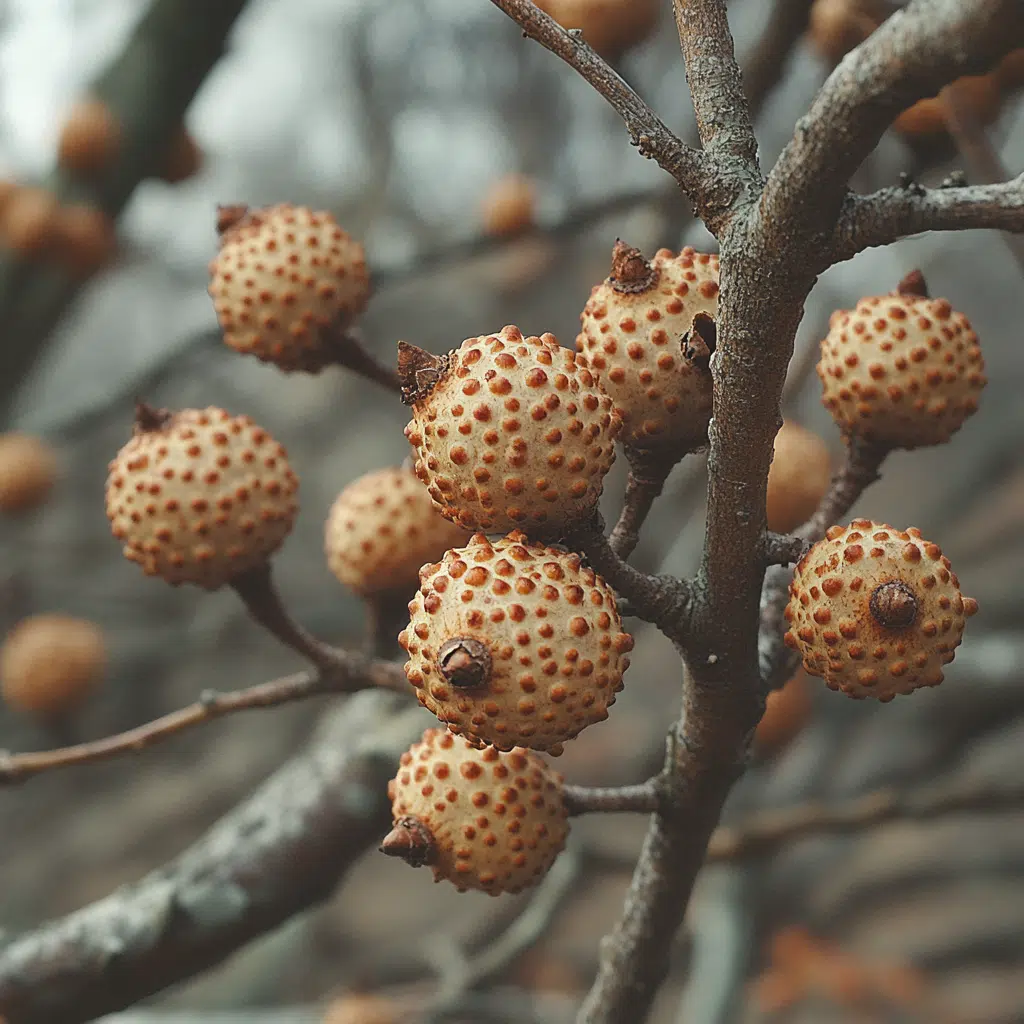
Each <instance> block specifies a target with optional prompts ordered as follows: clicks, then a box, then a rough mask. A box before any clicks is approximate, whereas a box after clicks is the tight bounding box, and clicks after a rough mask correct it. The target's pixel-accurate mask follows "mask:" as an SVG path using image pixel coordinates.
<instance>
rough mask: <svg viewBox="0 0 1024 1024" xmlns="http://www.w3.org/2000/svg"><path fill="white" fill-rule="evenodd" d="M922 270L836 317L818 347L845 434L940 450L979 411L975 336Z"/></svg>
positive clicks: (830, 405) (980, 373)
mask: <svg viewBox="0 0 1024 1024" xmlns="http://www.w3.org/2000/svg"><path fill="white" fill-rule="evenodd" d="M924 292H925V289H924V283H923V278H922V277H921V275H920V274H919V273H917V272H915V273H914V274H909V275H908V276H907V278H906V279H905V280H904V281H903V282H901V285H900V290H898V291H896V292H893V293H892V294H890V295H882V296H876V297H872V298H866V299H861V300H860V302H858V303H857V308H856V309H854V310H842V311H840V312H837V313H833V314H832V320H831V324H830V329H829V332H828V335H827V337H826V338H825V339H824V340H823V341H822V343H821V360H820V361H819V363H818V376H819V377H820V378H821V382H822V385H823V388H822V391H823V394H822V402H823V404H824V405H825V407H826V408H827V409H828V410H829V412H831V413H832V417H833V419H835V421H836V423H837V424H838V425H839V428H840V429H841V430H842V431H843V432H844V433H849V434H856V435H858V436H860V437H862V438H864V439H866V440H869V441H873V442H877V443H880V444H885V445H889V446H892V447H895V448H919V447H921V446H923V445H932V444H942V443H943V442H945V441H948V440H949V439H950V437H952V435H953V434H954V433H956V431H957V430H959V429H960V427H961V426H962V425H963V423H964V420H966V419H967V417H968V416H970V415H971V414H972V413H974V412H975V411H976V410H977V408H978V399H979V397H980V395H981V391H982V389H983V388H984V386H985V383H986V379H985V373H984V369H985V364H984V361H983V360H982V356H981V348H980V347H979V345H978V337H977V335H976V334H975V333H974V331H973V330H972V329H971V325H970V323H969V322H968V320H967V317H965V316H964V315H963V314H962V313H957V312H955V311H954V309H953V307H952V306H951V305H950V304H949V303H948V302H947V301H946V300H945V299H931V298H928V297H927V294H923V293H924Z"/></svg>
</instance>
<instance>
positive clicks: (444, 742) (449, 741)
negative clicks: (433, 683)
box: [381, 729, 569, 896]
mask: <svg viewBox="0 0 1024 1024" xmlns="http://www.w3.org/2000/svg"><path fill="white" fill-rule="evenodd" d="M388 797H389V799H390V800H391V810H392V814H393V816H394V823H395V827H394V828H393V829H392V831H391V833H390V834H389V835H388V836H387V838H386V839H385V840H384V842H383V843H382V844H381V850H382V852H384V853H387V854H389V855H391V856H397V857H401V858H402V859H403V860H406V861H407V862H408V863H410V864H413V865H414V866H421V865H424V864H428V865H429V866H430V867H431V868H432V869H433V872H434V880H435V881H440V880H441V879H442V878H444V879H447V880H448V881H449V882H451V883H452V884H453V885H454V886H455V887H456V888H457V889H458V890H459V891H460V892H465V891H466V890H467V889H479V890H482V891H483V892H486V893H490V895H492V896H498V895H500V894H501V893H504V892H512V893H514V892H520V891H522V890H523V889H525V888H527V887H528V886H531V885H534V884H535V883H536V882H538V881H539V880H540V879H541V877H543V875H544V874H546V873H547V871H548V869H549V868H550V867H551V865H552V864H553V863H554V860H555V858H556V857H557V856H558V854H559V853H560V852H561V851H562V848H563V847H564V846H565V840H566V836H567V835H568V833H569V820H568V814H567V812H566V807H565V801H564V800H563V797H562V777H561V775H559V774H558V772H556V771H554V770H553V769H552V768H551V767H550V766H549V765H548V764H547V763H546V762H545V761H544V760H543V759H542V758H540V757H538V756H537V755H536V754H534V753H531V752H530V751H527V750H521V749H515V750H511V751H507V752H499V751H498V750H497V749H495V748H494V747H487V748H486V749H484V750H478V749H477V748H476V747H474V746H472V745H471V744H469V743H467V742H466V740H465V739H463V738H461V737H458V736H454V735H453V734H452V733H450V732H446V731H445V730H443V729H428V730H427V731H426V732H425V733H424V734H423V739H422V740H421V741H420V742H419V743H415V744H413V746H412V747H410V748H409V750H408V751H406V753H404V754H403V755H402V758H401V763H400V765H399V768H398V774H397V775H396V776H395V778H394V779H393V780H392V781H391V782H390V783H389V784H388Z"/></svg>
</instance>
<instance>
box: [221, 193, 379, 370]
mask: <svg viewBox="0 0 1024 1024" xmlns="http://www.w3.org/2000/svg"><path fill="white" fill-rule="evenodd" d="M219 227H220V229H221V232H222V233H221V247H220V252H219V253H218V254H217V256H216V258H215V259H214V260H213V261H212V262H211V263H210V286H209V292H210V295H211V297H212V298H213V304H214V308H215V309H216V311H217V318H218V320H219V321H220V326H221V329H222V330H223V332H224V341H225V343H226V344H227V345H229V346H230V347H231V348H233V349H235V350H236V351H237V352H242V353H245V354H248V355H253V356H256V358H257V359H261V360H263V361H264V362H269V363H273V364H274V365H275V366H277V367H278V368H279V369H281V370H286V371H293V370H303V371H307V372H311V373H315V372H317V371H319V370H321V369H323V367H324V366H326V365H328V364H329V363H332V362H335V361H336V355H335V352H334V347H335V346H336V345H337V344H338V343H339V339H338V334H340V332H342V331H343V330H344V329H345V328H346V327H348V326H349V325H350V324H351V323H352V321H353V320H354V319H355V318H356V317H357V316H358V315H359V314H360V313H361V312H362V311H363V309H365V307H366V303H367V301H368V300H369V297H370V279H369V276H368V274H367V270H366V257H365V254H364V252H363V247H362V245H360V244H359V243H358V242H357V241H355V240H354V239H353V238H351V237H350V236H349V235H348V234H347V233H346V232H345V231H343V230H342V229H341V228H340V227H339V226H338V223H337V222H336V221H335V219H334V217H332V216H331V214H329V213H324V212H316V211H313V210H310V209H307V208H306V207H304V206H292V205H290V204H287V203H284V204H281V205H279V206H271V207H268V208H266V209H262V210H248V209H247V208H245V207H225V208H223V209H222V212H221V216H220V218H219Z"/></svg>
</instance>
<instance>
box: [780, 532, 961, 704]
mask: <svg viewBox="0 0 1024 1024" xmlns="http://www.w3.org/2000/svg"><path fill="white" fill-rule="evenodd" d="M789 593H790V600H789V604H788V605H787V606H786V620H787V622H789V624H790V628H789V631H788V632H787V633H786V637H785V639H786V643H787V644H788V645H789V646H790V647H793V648H794V649H796V650H797V651H799V652H800V654H801V656H802V657H803V664H804V668H805V669H806V670H807V671H808V672H810V673H811V675H815V676H822V677H823V678H824V680H825V682H826V683H827V684H828V685H829V687H830V688H831V689H833V690H842V691H843V693H845V694H847V695H848V696H850V697H855V698H857V699H858V700H859V699H862V698H864V697H877V698H878V699H879V700H880V701H890V700H892V699H893V697H895V696H896V694H898V693H911V692H912V691H914V690H916V689H918V688H919V687H922V686H937V685H938V684H939V683H941V682H942V678H943V675H942V666H943V665H946V664H948V663H949V662H951V661H952V660H953V657H954V652H955V650H956V648H957V647H958V646H959V644H960V641H961V639H962V638H963V632H964V624H965V622H966V620H967V618H968V617H969V616H971V615H973V614H974V613H975V612H976V611H977V610H978V604H977V602H976V601H974V600H973V599H972V598H969V597H964V596H963V595H962V594H961V593H960V581H959V580H958V579H957V578H956V576H955V575H954V574H953V572H952V571H951V569H950V564H949V559H948V558H946V557H945V555H943V553H942V550H941V549H940V548H939V546H938V545H937V544H931V543H929V542H928V541H926V540H923V539H922V538H921V531H920V530H915V529H910V530H906V531H904V530H894V529H893V528H892V527H891V526H885V525H883V524H881V523H874V522H872V521H871V520H870V519H855V520H854V521H853V522H852V523H851V524H850V525H849V526H845V527H844V526H833V527H832V528H831V529H830V530H829V531H828V533H827V534H826V535H825V539H824V540H822V541H819V542H818V543H817V544H815V545H814V547H813V548H811V550H810V551H809V552H808V553H807V554H806V555H805V556H804V558H803V559H801V561H800V563H799V565H797V567H796V572H795V573H794V576H793V581H792V583H791V584H790V587H789Z"/></svg>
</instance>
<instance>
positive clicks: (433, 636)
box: [398, 532, 633, 754]
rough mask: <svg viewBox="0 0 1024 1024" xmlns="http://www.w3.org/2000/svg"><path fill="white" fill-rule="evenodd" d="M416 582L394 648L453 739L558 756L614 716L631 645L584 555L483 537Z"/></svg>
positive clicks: (520, 537) (513, 538)
mask: <svg viewBox="0 0 1024 1024" xmlns="http://www.w3.org/2000/svg"><path fill="white" fill-rule="evenodd" d="M420 580H421V586H420V590H419V592H418V593H417V594H416V597H415V598H414V599H413V600H412V602H411V603H410V605H409V612H410V622H409V627H408V629H406V630H404V631H403V632H402V633H401V634H400V635H399V637H398V640H399V643H401V644H402V646H403V647H404V648H405V649H406V651H408V652H409V660H408V661H407V662H406V665H405V671H406V675H407V676H408V678H409V682H410V683H412V685H413V687H414V688H415V690H416V696H417V697H418V698H419V701H420V703H421V704H423V705H424V707H426V708H427V709H428V710H429V711H431V712H432V713H433V714H435V715H437V717H438V718H439V719H440V720H441V721H442V722H443V723H444V724H445V725H447V726H448V728H449V729H451V730H452V732H455V733H459V734H460V735H465V736H467V737H468V738H469V739H470V740H472V741H473V742H474V743H478V744H479V743H492V744H494V745H495V746H496V747H499V748H501V749H503V750H508V749H510V748H511V747H514V746H523V747H531V748H533V749H535V750H546V751H548V752H549V753H552V754H558V753H561V750H562V744H563V742H564V741H565V740H569V739H572V738H573V737H574V736H576V735H577V734H578V733H580V732H581V731H582V730H583V729H585V728H586V727H587V726H588V725H592V724H593V723H595V722H601V721H604V719H606V718H607V717H608V708H609V707H611V705H612V704H613V703H615V695H616V693H618V691H619V690H621V689H622V676H623V673H624V672H625V671H626V669H627V668H628V667H629V658H628V654H629V652H630V651H631V650H632V649H633V638H632V637H631V636H630V635H629V634H628V633H624V632H622V620H621V618H620V617H619V613H618V609H617V608H616V606H615V595H614V594H613V592H612V590H611V588H610V587H608V586H607V584H606V583H605V582H604V581H603V580H602V579H601V578H600V577H599V576H597V575H596V574H595V573H594V571H593V570H592V569H588V568H585V567H583V565H582V563H581V559H580V556H579V555H576V554H571V553H566V552H565V551H564V550H562V549H557V548H549V547H545V546H544V545H543V544H535V543H531V542H530V541H529V540H528V539H527V538H526V536H525V535H524V534H522V533H519V532H515V533H511V534H509V535H508V536H507V537H504V538H502V539H501V540H498V541H495V542H494V543H491V542H490V541H488V539H487V538H486V537H485V536H484V535H483V534H478V535H476V536H475V537H473V538H472V540H471V541H470V542H469V544H468V545H467V546H466V547H464V548H458V549H455V550H452V551H449V552H448V553H447V554H446V555H445V556H444V558H443V559H442V560H441V561H440V562H439V563H437V564H435V565H426V566H424V567H423V570H422V571H421V573H420Z"/></svg>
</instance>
